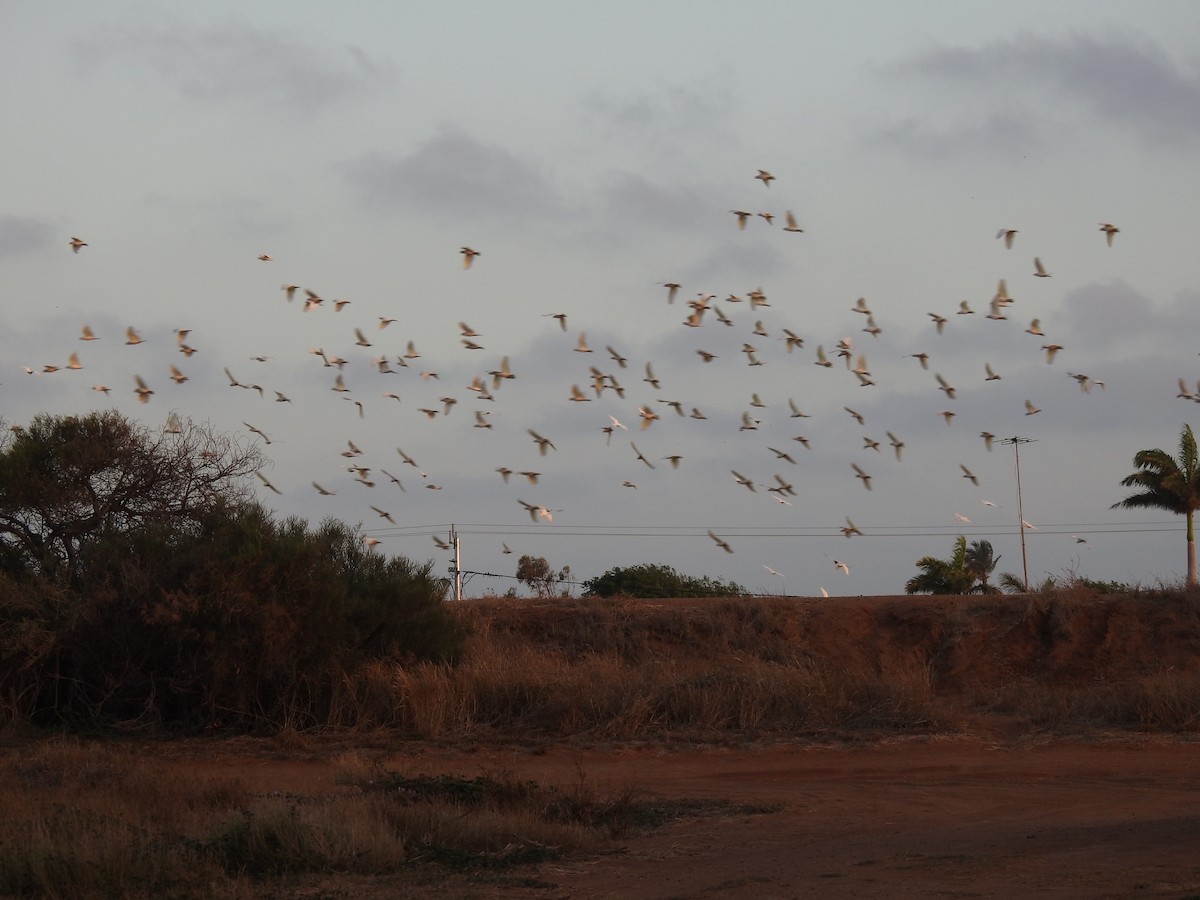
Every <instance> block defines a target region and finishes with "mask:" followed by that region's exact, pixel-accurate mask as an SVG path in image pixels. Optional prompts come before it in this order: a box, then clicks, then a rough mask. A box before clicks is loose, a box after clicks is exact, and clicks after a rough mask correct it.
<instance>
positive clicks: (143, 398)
mask: <svg viewBox="0 0 1200 900" xmlns="http://www.w3.org/2000/svg"><path fill="white" fill-rule="evenodd" d="M133 380H134V383H135V384H136V387H135V388H134V389H133V392H134V393H135V394H137V398H138V403H149V402H150V396H151V395H152V394H153V393H154V391H152V390H150V388H148V387H146V382H144V381H142V376H140V375H134V376H133Z"/></svg>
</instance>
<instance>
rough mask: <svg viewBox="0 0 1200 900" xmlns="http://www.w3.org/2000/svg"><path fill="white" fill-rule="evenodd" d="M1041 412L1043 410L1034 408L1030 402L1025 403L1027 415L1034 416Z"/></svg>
mask: <svg viewBox="0 0 1200 900" xmlns="http://www.w3.org/2000/svg"><path fill="white" fill-rule="evenodd" d="M1040 412H1041V409H1039V408H1038V407H1036V406H1034V405H1033V404H1032V403H1031V402H1030V401H1028V400H1026V401H1025V415H1027V416H1034V415H1037V414H1038V413H1040Z"/></svg>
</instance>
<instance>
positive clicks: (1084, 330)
mask: <svg viewBox="0 0 1200 900" xmlns="http://www.w3.org/2000/svg"><path fill="white" fill-rule="evenodd" d="M1062 310H1063V316H1064V320H1065V321H1064V322H1063V325H1062V326H1061V327H1062V331H1063V332H1064V333H1065V334H1069V335H1071V337H1072V339H1073V340H1075V341H1078V342H1080V343H1083V344H1086V345H1087V346H1088V347H1090V348H1092V349H1093V350H1098V349H1106V348H1114V347H1118V346H1119V347H1123V348H1127V349H1128V350H1130V351H1132V350H1133V348H1135V347H1137V346H1138V341H1139V339H1141V338H1144V337H1147V336H1151V337H1152V336H1153V335H1151V334H1150V330H1151V329H1152V328H1154V327H1155V326H1154V322H1155V318H1156V317H1155V315H1154V304H1153V303H1152V302H1151V301H1150V298H1149V297H1147V296H1145V295H1144V294H1142V293H1139V292H1138V291H1137V290H1135V289H1134V288H1133V287H1131V286H1130V285H1129V284H1127V283H1125V282H1124V281H1121V280H1119V279H1118V280H1115V281H1110V282H1109V283H1107V284H1097V283H1092V284H1085V285H1083V286H1082V287H1078V288H1076V289H1075V290H1073V291H1070V292H1069V293H1067V295H1066V296H1065V297H1063V303H1062ZM1160 337H1161V335H1160ZM1064 343H1065V342H1064Z"/></svg>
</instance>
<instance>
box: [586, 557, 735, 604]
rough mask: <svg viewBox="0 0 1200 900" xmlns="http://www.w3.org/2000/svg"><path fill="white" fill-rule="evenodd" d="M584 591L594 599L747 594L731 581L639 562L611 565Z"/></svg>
mask: <svg viewBox="0 0 1200 900" xmlns="http://www.w3.org/2000/svg"><path fill="white" fill-rule="evenodd" d="M583 592H584V593H585V594H590V595H592V596H595V597H613V596H616V595H618V594H624V595H627V596H630V597H741V596H745V595H746V594H748V593H749V591H747V590H746V589H745V588H744V587H742V586H741V585H739V584H735V583H733V582H729V583H725V582H722V581H720V580H718V579H714V578H708V577H703V578H696V577H693V576H691V575H681V574H680V573H679V572H676V571H675V570H674V569H673V568H671V567H670V566H664V565H655V564H654V563H642V564H641V565H636V566H614V567H613V568H611V569H609V570H608V571H607V572H605V573H604V574H603V575H600V576H598V577H596V578H592V579H590V580H588V581H585V582H584V583H583Z"/></svg>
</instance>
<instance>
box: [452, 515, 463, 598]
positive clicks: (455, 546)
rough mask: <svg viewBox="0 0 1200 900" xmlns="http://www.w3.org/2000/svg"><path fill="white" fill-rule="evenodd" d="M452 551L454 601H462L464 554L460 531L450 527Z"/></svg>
mask: <svg viewBox="0 0 1200 900" xmlns="http://www.w3.org/2000/svg"><path fill="white" fill-rule="evenodd" d="M450 549H452V550H453V551H454V559H452V560H451V561H450V575H451V577H452V578H453V579H454V599H455V600H462V554H461V552H460V549H459V542H458V531H457V530H456V529H455V528H454V526H453V525H451V526H450Z"/></svg>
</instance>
